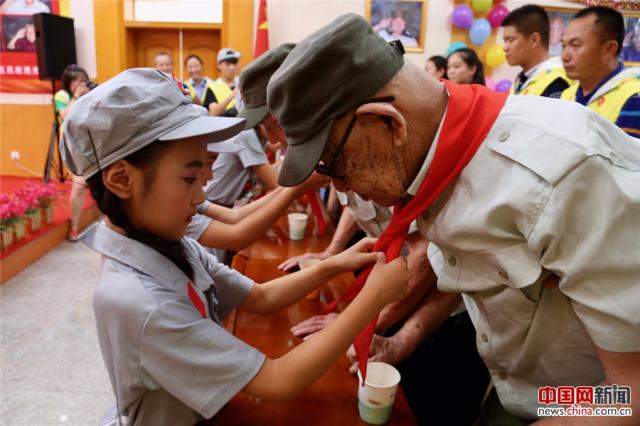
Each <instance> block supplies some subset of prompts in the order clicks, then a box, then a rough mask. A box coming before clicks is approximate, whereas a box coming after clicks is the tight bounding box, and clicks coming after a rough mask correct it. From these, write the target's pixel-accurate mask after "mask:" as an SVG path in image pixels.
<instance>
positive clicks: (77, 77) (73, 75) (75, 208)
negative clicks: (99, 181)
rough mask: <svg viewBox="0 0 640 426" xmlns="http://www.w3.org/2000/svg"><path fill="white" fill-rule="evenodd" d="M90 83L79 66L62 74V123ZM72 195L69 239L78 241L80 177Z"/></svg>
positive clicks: (56, 102) (83, 187)
mask: <svg viewBox="0 0 640 426" xmlns="http://www.w3.org/2000/svg"><path fill="white" fill-rule="evenodd" d="M87 81H89V75H88V74H87V72H86V71H85V70H84V69H83V68H81V67H79V66H78V65H69V66H68V67H66V68H65V69H64V71H63V72H62V78H61V79H60V82H61V85H62V89H61V90H58V92H56V94H55V95H54V97H53V102H54V105H55V109H56V113H57V114H58V115H59V116H60V118H61V123H60V124H62V122H64V119H65V117H66V116H67V114H68V113H69V110H70V109H71V107H72V106H73V104H74V103H75V101H76V100H77V99H78V98H79V97H80V96H82V95H84V94H85V93H87V92H89V90H90V89H89V87H88V86H87V84H86V82H87ZM60 128H61V129H62V127H60ZM71 182H72V183H71V194H70V195H69V210H70V212H71V227H70V229H69V235H68V236H67V238H68V239H69V241H72V242H76V241H78V232H79V228H80V216H81V214H82V205H83V204H84V199H85V194H86V182H85V180H84V179H83V178H82V177H80V176H75V175H72V178H71Z"/></svg>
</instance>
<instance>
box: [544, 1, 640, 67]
mask: <svg viewBox="0 0 640 426" xmlns="http://www.w3.org/2000/svg"><path fill="white" fill-rule="evenodd" d="M545 10H546V11H547V13H548V14H549V54H550V55H551V56H560V54H561V53H562V34H563V33H564V29H565V28H566V27H567V25H568V24H569V20H570V19H571V17H572V16H573V15H575V14H576V13H577V12H578V11H579V10H580V9H579V8H578V9H569V8H557V7H545ZM621 13H622V15H623V16H624V30H625V31H624V41H623V43H622V53H621V56H622V60H623V61H624V63H625V65H627V66H640V12H631V11H628V12H625V11H621Z"/></svg>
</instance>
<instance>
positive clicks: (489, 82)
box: [484, 77, 496, 91]
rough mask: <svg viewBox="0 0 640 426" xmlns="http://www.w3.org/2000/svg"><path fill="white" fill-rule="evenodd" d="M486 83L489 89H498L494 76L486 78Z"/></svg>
mask: <svg viewBox="0 0 640 426" xmlns="http://www.w3.org/2000/svg"><path fill="white" fill-rule="evenodd" d="M484 85H485V86H487V88H489V89H491V90H493V91H495V90H496V82H495V81H493V79H492V78H489V77H487V78H485V79H484Z"/></svg>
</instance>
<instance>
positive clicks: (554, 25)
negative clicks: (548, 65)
mask: <svg viewBox="0 0 640 426" xmlns="http://www.w3.org/2000/svg"><path fill="white" fill-rule="evenodd" d="M544 9H545V10H546V11H547V14H548V15H549V54H550V55H551V56H560V54H561V53H562V34H563V33H564V29H565V28H566V27H567V25H568V24H569V21H570V20H571V17H573V15H575V14H576V12H578V11H579V10H580V9H579V8H578V9H570V8H558V7H545V8H544Z"/></svg>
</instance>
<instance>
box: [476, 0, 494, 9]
mask: <svg viewBox="0 0 640 426" xmlns="http://www.w3.org/2000/svg"><path fill="white" fill-rule="evenodd" d="M492 4H493V0H471V7H473V10H475V11H476V12H486V11H487V10H489V8H490V7H491V5H492Z"/></svg>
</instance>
